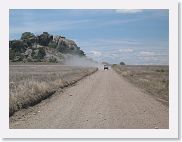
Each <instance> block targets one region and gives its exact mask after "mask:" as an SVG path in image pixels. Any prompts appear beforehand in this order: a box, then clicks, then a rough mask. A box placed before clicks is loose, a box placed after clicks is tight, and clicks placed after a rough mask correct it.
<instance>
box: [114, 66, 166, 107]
mask: <svg viewBox="0 0 182 142" xmlns="http://www.w3.org/2000/svg"><path fill="white" fill-rule="evenodd" d="M113 69H114V70H115V71H116V72H117V73H118V74H120V75H122V76H123V77H124V78H126V79H127V80H129V81H130V82H131V83H133V84H134V85H136V86H137V87H139V88H141V89H143V90H144V91H145V92H147V93H148V94H150V95H153V96H156V97H157V98H158V99H160V100H161V99H162V100H163V101H164V102H166V103H165V104H168V101H169V66H160V65H159V66H152V65H145V66H134V65H133V66H132V65H131V66H129V65H128V66H120V65H114V66H113Z"/></svg>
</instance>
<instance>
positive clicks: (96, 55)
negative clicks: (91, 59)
mask: <svg viewBox="0 0 182 142" xmlns="http://www.w3.org/2000/svg"><path fill="white" fill-rule="evenodd" d="M90 53H91V54H92V55H93V56H95V57H100V56H101V55H102V53H101V52H99V51H90Z"/></svg>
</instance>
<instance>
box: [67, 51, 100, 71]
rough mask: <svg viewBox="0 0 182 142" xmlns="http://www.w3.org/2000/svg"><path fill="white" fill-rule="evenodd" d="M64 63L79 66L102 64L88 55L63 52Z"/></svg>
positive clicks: (98, 66)
mask: <svg viewBox="0 0 182 142" xmlns="http://www.w3.org/2000/svg"><path fill="white" fill-rule="evenodd" d="M64 59H65V60H64V64H65V65H69V66H81V67H97V68H100V67H101V66H102V64H101V63H98V62H97V61H94V60H93V59H91V58H88V57H81V56H77V55H71V54H65V55H64Z"/></svg>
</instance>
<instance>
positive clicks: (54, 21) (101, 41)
mask: <svg viewBox="0 0 182 142" xmlns="http://www.w3.org/2000/svg"><path fill="white" fill-rule="evenodd" d="M9 19H10V22H9V27H10V30H9V31H10V33H9V35H10V37H9V38H10V40H12V39H20V37H21V34H22V33H23V32H32V33H34V34H35V35H37V34H41V33H42V32H48V33H50V34H52V35H54V36H56V35H62V36H65V37H66V38H67V39H71V40H74V41H75V42H76V44H77V45H78V46H79V47H80V48H81V49H82V50H83V51H84V52H85V53H86V55H87V56H88V57H89V58H92V59H94V60H96V61H98V62H102V61H105V62H109V63H111V64H114V63H118V64H119V63H120V62H121V61H123V62H125V63H126V64H127V65H168V64H169V11H168V10H165V9H163V10H157V9H156V10H152V9H150V10H143V9H137V10H136V9H135V10H132V9H129V10H124V9H118V10H114V9H113V10H112V9H111V10H105V9H104V10H98V9H93V10H79V9H78V10H69V9H68V10H18V9H17V10H14V9H11V10H10V18H9Z"/></svg>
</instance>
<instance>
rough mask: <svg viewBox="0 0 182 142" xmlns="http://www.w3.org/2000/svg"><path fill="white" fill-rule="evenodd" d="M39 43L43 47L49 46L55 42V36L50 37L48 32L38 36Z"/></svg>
mask: <svg viewBox="0 0 182 142" xmlns="http://www.w3.org/2000/svg"><path fill="white" fill-rule="evenodd" d="M37 40H38V43H39V44H40V45H42V46H48V44H49V42H51V41H52V40H53V36H52V35H49V34H48V32H43V34H41V35H39V36H37Z"/></svg>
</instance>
